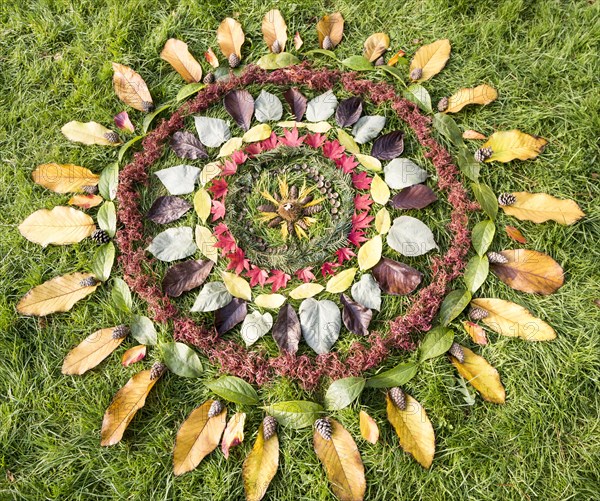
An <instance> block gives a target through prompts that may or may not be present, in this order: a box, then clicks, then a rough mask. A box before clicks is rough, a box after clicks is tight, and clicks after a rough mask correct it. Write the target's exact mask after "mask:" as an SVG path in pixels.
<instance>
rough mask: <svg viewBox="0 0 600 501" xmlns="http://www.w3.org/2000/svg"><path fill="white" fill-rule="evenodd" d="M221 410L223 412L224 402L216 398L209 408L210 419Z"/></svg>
mask: <svg viewBox="0 0 600 501" xmlns="http://www.w3.org/2000/svg"><path fill="white" fill-rule="evenodd" d="M221 412H223V404H222V403H221V401H220V400H215V401H214V402H213V403H212V404H210V409H208V419H210V418H213V417H215V416H218V415H219V414H221Z"/></svg>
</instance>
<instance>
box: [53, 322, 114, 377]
mask: <svg viewBox="0 0 600 501" xmlns="http://www.w3.org/2000/svg"><path fill="white" fill-rule="evenodd" d="M114 330H115V327H111V328H109V329H101V330H99V331H96V332H94V333H92V334H90V335H89V336H88V337H86V338H85V339H84V340H83V341H82V342H81V343H80V344H79V345H77V346H76V347H75V348H73V349H72V350H71V351H70V352H69V354H68V355H67V356H66V357H65V361H64V362H63V366H62V373H63V374H72V375H75V374H77V375H81V374H84V373H85V372H87V371H89V370H90V369H92V368H94V367H96V366H97V365H98V364H99V363H100V362H102V360H104V359H105V358H106V357H108V356H109V355H110V354H111V353H112V352H113V351H115V350H116V349H117V348H118V347H119V345H120V344H121V343H122V342H123V339H125V338H119V339H113V332H114Z"/></svg>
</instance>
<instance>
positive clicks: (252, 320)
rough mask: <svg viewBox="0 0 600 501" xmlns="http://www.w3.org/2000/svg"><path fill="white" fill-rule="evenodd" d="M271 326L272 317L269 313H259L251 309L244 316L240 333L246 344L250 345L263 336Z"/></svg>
mask: <svg viewBox="0 0 600 501" xmlns="http://www.w3.org/2000/svg"><path fill="white" fill-rule="evenodd" d="M271 327H273V317H272V316H271V314H270V313H262V314H261V313H260V312H259V311H253V312H252V313H250V315H248V316H246V318H245V319H244V323H242V328H241V329H240V333H241V335H242V339H243V340H244V341H245V343H246V346H252V345H253V344H254V343H255V342H256V341H258V340H259V339H260V338H261V337H263V336H264V335H265V334H266V333H267V332H269V331H270V330H271Z"/></svg>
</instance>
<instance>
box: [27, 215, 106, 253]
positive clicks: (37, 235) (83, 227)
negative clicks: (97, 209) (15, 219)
mask: <svg viewBox="0 0 600 501" xmlns="http://www.w3.org/2000/svg"><path fill="white" fill-rule="evenodd" d="M95 229H96V225H95V224H94V220H93V219H92V218H91V217H90V216H88V215H87V214H86V213H85V212H82V211H79V210H77V209H74V208H73V207H64V206H58V207H54V209H52V210H47V209H40V210H38V211H35V212H34V213H33V214H31V215H30V216H29V217H28V218H27V219H25V221H23V222H22V223H21V224H20V225H19V232H20V233H21V235H23V236H24V237H25V238H26V239H27V240H29V241H30V242H34V243H36V244H40V245H41V246H42V247H46V246H47V245H50V244H54V245H68V244H74V243H77V242H81V241H82V240H83V239H84V238H86V237H89V236H90V235H91V234H92V233H94V230H95Z"/></svg>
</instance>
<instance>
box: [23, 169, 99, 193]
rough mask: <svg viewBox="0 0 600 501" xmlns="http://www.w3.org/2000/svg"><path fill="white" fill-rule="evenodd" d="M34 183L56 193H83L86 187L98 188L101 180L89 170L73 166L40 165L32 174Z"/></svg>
mask: <svg viewBox="0 0 600 501" xmlns="http://www.w3.org/2000/svg"><path fill="white" fill-rule="evenodd" d="M31 177H32V178H33V181H34V182H35V183H37V184H39V185H40V186H43V187H44V188H48V189H49V190H52V191H54V192H55V193H81V192H83V187H84V186H96V185H97V184H98V181H99V180H100V176H97V175H96V174H94V173H93V172H92V171H90V170H89V169H86V168H84V167H79V166H78V165H73V164H64V165H61V164H43V165H38V166H37V167H36V169H35V170H34V171H33V172H32V173H31Z"/></svg>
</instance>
